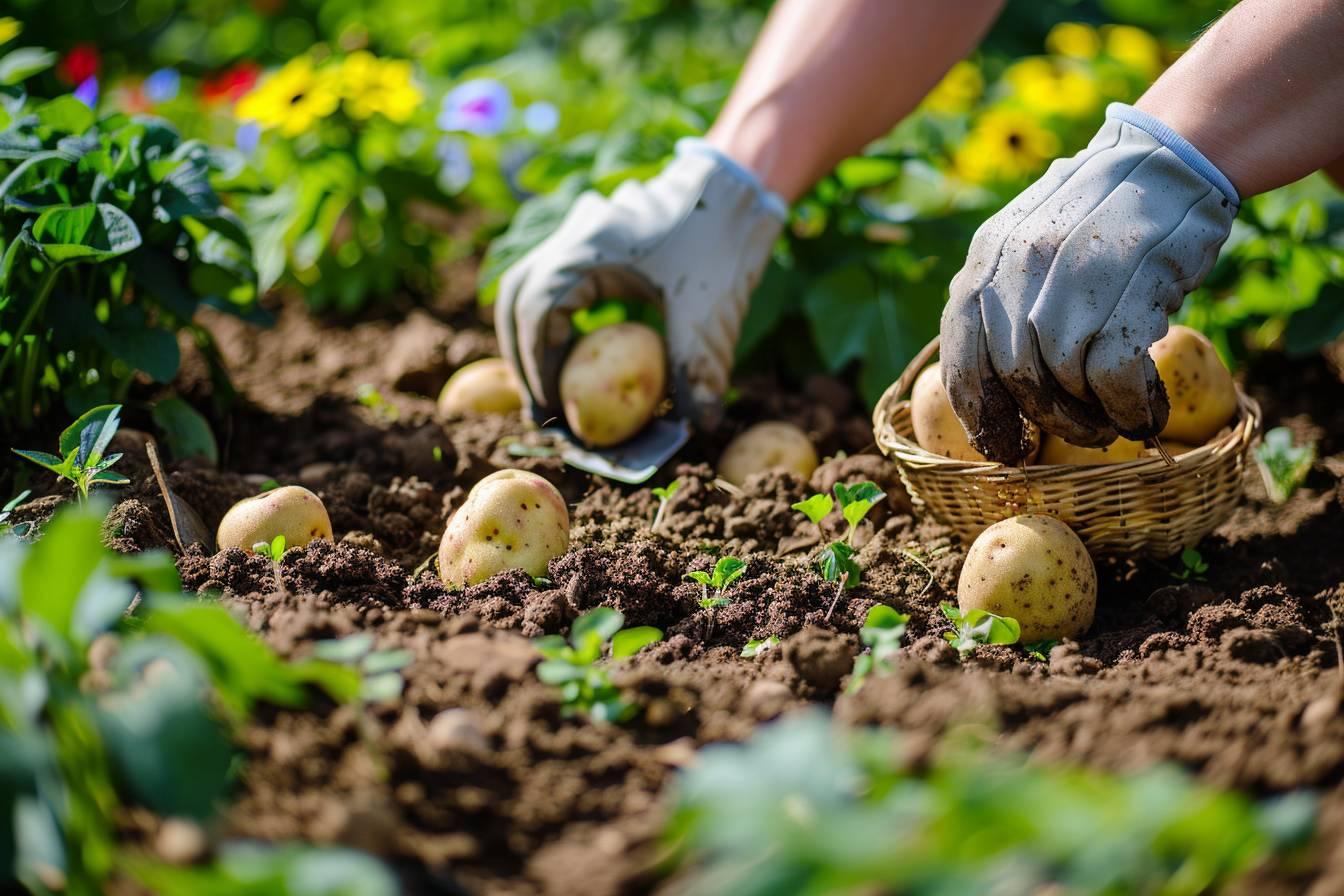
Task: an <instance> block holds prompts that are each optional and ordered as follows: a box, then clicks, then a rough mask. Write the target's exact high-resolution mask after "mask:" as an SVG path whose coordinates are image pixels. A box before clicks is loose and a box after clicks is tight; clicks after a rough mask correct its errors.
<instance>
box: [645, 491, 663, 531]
mask: <svg viewBox="0 0 1344 896" xmlns="http://www.w3.org/2000/svg"><path fill="white" fill-rule="evenodd" d="M666 510H667V499H666V498H659V499H658V512H657V513H655V514H654V515H653V525H652V526H650V527H649V531H650V532H657V531H658V527H659V526H661V525H662V524H663V513H664V512H665V511H666Z"/></svg>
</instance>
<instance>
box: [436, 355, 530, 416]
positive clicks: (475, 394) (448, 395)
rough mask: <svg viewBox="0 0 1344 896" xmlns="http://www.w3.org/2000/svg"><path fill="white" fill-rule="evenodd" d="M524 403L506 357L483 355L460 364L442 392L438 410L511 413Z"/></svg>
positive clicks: (464, 412)
mask: <svg viewBox="0 0 1344 896" xmlns="http://www.w3.org/2000/svg"><path fill="white" fill-rule="evenodd" d="M522 406H523V398H522V394H521V392H520V390H519V388H518V383H517V381H516V380H515V379H514V377H513V371H512V370H510V369H509V365H508V363H507V362H506V361H505V360H504V359H503V358H484V359H482V360H480V361H473V362H471V363H470V364H467V365H465V366H463V367H459V368H458V369H457V370H456V371H455V372H454V373H453V375H452V376H450V377H448V382H446V383H444V384H443V391H441V392H440V393H439V413H440V414H441V415H443V416H445V417H446V416H449V415H461V414H468V413H472V414H512V413H514V412H515V411H517V410H519V409H520V408H522Z"/></svg>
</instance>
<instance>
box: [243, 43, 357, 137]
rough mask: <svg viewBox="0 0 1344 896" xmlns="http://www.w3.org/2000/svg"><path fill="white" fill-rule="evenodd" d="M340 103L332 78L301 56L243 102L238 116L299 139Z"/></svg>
mask: <svg viewBox="0 0 1344 896" xmlns="http://www.w3.org/2000/svg"><path fill="white" fill-rule="evenodd" d="M339 103H340V95H339V94H337V92H336V89H335V85H334V84H333V83H332V79H331V76H330V74H329V73H328V72H326V71H322V70H319V69H317V68H315V67H314V66H313V60H312V58H311V57H308V56H298V57H295V58H294V59H291V60H289V62H287V63H285V65H284V67H283V68H281V69H280V70H279V71H278V72H276V73H275V74H273V75H271V76H270V77H269V78H267V79H266V80H265V81H263V82H261V84H259V85H257V87H256V89H254V90H253V91H252V92H251V93H249V94H247V96H245V97H243V98H242V99H241V100H239V101H238V105H237V106H236V107H234V114H235V115H237V116H238V118H240V119H243V120H245V121H255V122H256V123H257V124H259V125H261V127H263V128H279V129H280V133H281V134H283V135H284V136H286V137H297V136H299V135H300V134H303V133H306V132H307V131H310V130H312V128H313V126H314V125H316V124H317V123H318V122H319V121H321V120H322V119H323V118H326V117H327V116H328V115H330V114H331V113H333V112H335V111H336V107H337V105H338V104H339Z"/></svg>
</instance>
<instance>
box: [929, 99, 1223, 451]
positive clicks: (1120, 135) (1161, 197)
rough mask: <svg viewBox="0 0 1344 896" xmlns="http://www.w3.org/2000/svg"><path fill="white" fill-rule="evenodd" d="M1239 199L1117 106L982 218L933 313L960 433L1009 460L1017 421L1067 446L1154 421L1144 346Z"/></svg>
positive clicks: (1138, 432) (1197, 156)
mask: <svg viewBox="0 0 1344 896" xmlns="http://www.w3.org/2000/svg"><path fill="white" fill-rule="evenodd" d="M1239 203H1240V199H1239V197H1238V195H1237V191H1236V188H1235V187H1233V186H1232V183H1231V182H1230V181H1229V180H1228V179H1227V178H1226V177H1225V176H1224V175H1223V174H1222V172H1220V171H1219V170H1218V169H1217V168H1216V167H1214V165H1213V164H1212V163H1211V162H1209V160H1208V159H1206V158H1205V157H1204V156H1203V155H1202V154H1201V153H1200V152H1199V151H1198V150H1197V149H1195V147H1194V146H1192V145H1191V144H1190V143H1189V142H1187V141H1186V140H1185V139H1184V138H1182V137H1181V136H1180V135H1179V134H1177V133H1176V132H1175V131H1173V130H1171V129H1170V128H1168V127H1167V126H1165V125H1163V124H1162V123H1161V122H1160V121H1158V120H1157V119H1155V118H1153V117H1152V116H1150V115H1147V114H1145V113H1143V112H1140V111H1138V110H1137V109H1134V108H1132V107H1130V106H1125V105H1121V104H1119V103H1113V104H1112V105H1111V106H1110V107H1109V108H1108V109H1107V110H1106V123H1105V124H1104V125H1103V126H1102V128H1101V130H1100V131H1099V132H1098V133H1097V136H1096V137H1094V138H1093V140H1092V142H1091V143H1089V144H1088V146H1087V148H1086V149H1084V150H1083V151H1082V152H1080V153H1078V154H1077V155H1076V156H1074V157H1073V158H1070V159H1060V160H1058V161H1056V162H1055V163H1054V164H1052V165H1051V166H1050V168H1049V170H1048V171H1046V173H1045V175H1044V176H1043V177H1042V178H1041V179H1040V180H1039V181H1037V182H1036V183H1035V184H1033V185H1032V186H1031V187H1030V188H1028V189H1027V190H1026V191H1025V192H1024V193H1022V195H1020V196H1018V197H1017V198H1016V199H1015V200H1013V201H1012V202H1011V203H1009V204H1008V205H1007V206H1006V207H1005V208H1004V209H1003V210H1002V211H1000V212H999V213H998V214H996V215H995V216H994V217H992V218H990V219H989V220H988V221H986V222H985V223H984V225H983V226H981V228H980V229H979V230H978V231H977V232H976V234H975V237H974V239H973V240H972V241H971V250H970V254H969V256H968V257H967V259H966V266H965V267H963V268H962V269H961V272H960V273H958V274H957V276H956V277H955V278H954V279H953V281H952V287H951V295H950V297H949V299H948V303H947V307H946V308H945V309H944V311H943V318H942V336H941V354H942V372H943V382H944V384H945V385H946V387H947V394H948V397H949V398H950V399H951V401H952V406H953V408H954V409H955V410H956V412H957V416H958V417H960V418H961V422H962V424H963V425H964V426H965V427H966V431H967V434H968V435H969V436H970V440H971V443H972V444H973V445H974V446H975V447H976V448H977V449H978V450H979V451H980V452H981V453H982V454H984V455H985V456H987V457H989V458H992V459H994V460H999V461H1002V462H1004V463H1014V462H1017V461H1019V460H1020V459H1021V458H1022V457H1023V456H1024V453H1025V451H1026V446H1027V440H1026V438H1025V432H1024V428H1023V424H1022V416H1023V415H1025V417H1027V418H1028V419H1030V420H1034V421H1035V422H1037V423H1039V424H1040V425H1041V426H1042V427H1043V428H1044V429H1045V430H1046V431H1047V432H1050V433H1053V434H1054V435H1056V436H1059V437H1060V438H1062V439H1065V440H1066V441H1069V442H1072V443H1074V444H1075V445H1086V446H1098V445H1105V444H1107V443H1109V442H1110V441H1112V440H1113V439H1114V438H1115V437H1116V434H1117V433H1119V434H1120V435H1123V436H1125V437H1126V438H1130V439H1136V440H1137V439H1145V438H1150V437H1152V436H1154V435H1156V434H1157V433H1159V432H1160V431H1161V430H1162V428H1163V427H1164V426H1165V425H1166V421H1167V413H1168V410H1169V406H1168V403H1167V395H1166V389H1165V388H1164V387H1163V385H1162V381H1161V379H1160V378H1159V377H1158V375H1157V369H1156V368H1155V367H1154V365H1153V362H1152V359H1151V358H1150V357H1149V356H1148V348H1149V346H1151V345H1152V344H1153V343H1154V342H1156V341H1157V340H1158V339H1160V338H1161V337H1162V336H1163V335H1164V334H1165V333H1166V331H1167V316H1168V315H1170V314H1172V313H1173V312H1175V311H1176V310H1177V309H1178V308H1179V307H1180V305H1181V300H1182V299H1183V298H1184V297H1185V294H1186V293H1188V292H1190V290H1192V289H1194V288H1195V287H1196V286H1198V285H1199V283H1200V281H1201V280H1203V279H1204V277H1205V275H1207V274H1208V272H1209V269H1210V268H1211V267H1212V266H1213V262H1214V259H1215V258H1217V255H1218V249H1219V247H1220V246H1222V244H1223V241H1224V240H1226V239H1227V235H1228V232H1229V231H1230V230H1231V227H1232V219H1233V218H1234V217H1235V215H1236V213H1237V207H1238V205H1239Z"/></svg>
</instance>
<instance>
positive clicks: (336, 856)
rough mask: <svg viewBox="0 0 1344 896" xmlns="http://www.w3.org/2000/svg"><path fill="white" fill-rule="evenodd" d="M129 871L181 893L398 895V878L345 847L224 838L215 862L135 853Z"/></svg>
mask: <svg viewBox="0 0 1344 896" xmlns="http://www.w3.org/2000/svg"><path fill="white" fill-rule="evenodd" d="M126 864H127V866H128V870H129V872H130V875H131V876H132V877H133V878H135V879H136V880H137V881H139V882H140V883H141V884H143V885H144V886H145V887H147V888H148V889H149V891H150V892H153V893H163V894H182V896H187V894H191V896H396V894H397V893H400V892H401V888H400V887H399V886H398V884H397V880H396V877H395V876H394V875H393V874H392V872H391V871H390V870H389V869H387V868H385V867H384V866H383V865H382V864H381V863H379V862H378V861H377V860H376V859H374V858H372V857H371V856H368V855H365V854H364V853H360V852H356V851H354V850H352V849H345V848H341V847H311V846H270V845H262V844H257V843H242V842H240V843H226V844H224V845H223V846H221V847H220V849H219V850H218V856H217V858H216V859H215V861H214V862H212V863H210V864H208V865H203V866H192V867H180V866H174V865H166V864H161V863H157V862H151V861H148V860H146V859H144V858H140V857H136V858H133V859H131V860H130V861H128V862H127V863H126Z"/></svg>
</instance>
